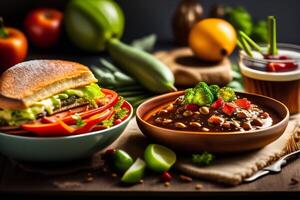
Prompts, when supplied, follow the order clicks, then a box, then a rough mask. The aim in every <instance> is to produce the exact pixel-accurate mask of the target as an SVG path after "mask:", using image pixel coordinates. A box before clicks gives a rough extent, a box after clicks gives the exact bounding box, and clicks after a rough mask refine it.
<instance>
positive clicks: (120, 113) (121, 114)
mask: <svg viewBox="0 0 300 200" xmlns="http://www.w3.org/2000/svg"><path fill="white" fill-rule="evenodd" d="M127 113H128V109H126V108H121V109H120V110H118V111H117V112H116V116H117V117H118V118H119V119H123V118H124V117H126V116H127Z"/></svg>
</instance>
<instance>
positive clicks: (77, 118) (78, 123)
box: [72, 113, 85, 127]
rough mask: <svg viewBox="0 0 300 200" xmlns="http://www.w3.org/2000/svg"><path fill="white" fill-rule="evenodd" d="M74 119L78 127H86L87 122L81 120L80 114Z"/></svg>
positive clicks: (74, 116) (73, 116)
mask: <svg viewBox="0 0 300 200" xmlns="http://www.w3.org/2000/svg"><path fill="white" fill-rule="evenodd" d="M72 118H73V119H74V120H75V121H76V126H77V127H82V126H84V125H85V122H84V121H83V120H82V119H81V117H80V115H79V114H77V113H76V114H75V115H72Z"/></svg>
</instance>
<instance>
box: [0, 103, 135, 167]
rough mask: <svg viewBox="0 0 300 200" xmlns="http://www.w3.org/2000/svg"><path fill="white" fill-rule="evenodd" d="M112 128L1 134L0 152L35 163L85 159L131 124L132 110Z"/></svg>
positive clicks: (107, 144)
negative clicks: (56, 134)
mask: <svg viewBox="0 0 300 200" xmlns="http://www.w3.org/2000/svg"><path fill="white" fill-rule="evenodd" d="M126 103H127V107H129V108H130V115H129V116H128V118H127V119H126V120H124V121H123V122H122V123H120V124H118V125H115V126H113V127H111V128H108V129H104V130H100V131H94V132H90V133H86V134H81V135H74V136H65V137H28V136H15V135H9V134H5V133H0V152H1V153H2V154H4V155H6V156H8V157H10V158H13V159H16V160H21V161H32V162H60V161H70V160H77V159H82V158H85V157H88V156H91V155H92V154H94V153H95V152H98V151H100V150H101V149H104V148H105V147H107V146H109V145H110V144H111V143H112V142H114V141H115V140H116V139H117V138H118V137H119V136H120V135H121V133H122V132H123V131H124V129H125V128H126V126H127V125H128V123H129V121H130V118H131V116H132V113H133V109H132V106H131V105H130V104H129V103H128V102H126Z"/></svg>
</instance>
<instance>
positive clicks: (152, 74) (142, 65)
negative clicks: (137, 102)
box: [107, 39, 177, 93]
mask: <svg viewBox="0 0 300 200" xmlns="http://www.w3.org/2000/svg"><path fill="white" fill-rule="evenodd" d="M107 50H108V52H109V54H110V55H111V57H112V59H113V61H114V62H116V63H117V64H118V65H119V67H120V68H122V69H123V70H124V71H125V72H127V73H128V74H129V75H130V76H132V77H133V78H134V79H136V80H137V81H139V82H140V83H141V85H143V86H144V87H145V88H147V89H148V90H150V91H152V92H155V93H166V92H173V91H176V90H177V89H176V88H175V87H174V82H175V78H174V75H173V73H172V72H171V70H170V69H169V68H168V67H167V66H166V65H164V64H163V63H162V62H160V61H159V60H158V59H156V58H155V57H153V56H152V55H151V54H149V53H146V52H145V51H142V50H139V49H137V48H134V47H131V46H129V45H126V44H124V43H122V42H121V41H119V40H118V39H110V40H109V41H108V43H107Z"/></svg>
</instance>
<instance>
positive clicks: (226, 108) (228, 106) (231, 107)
mask: <svg viewBox="0 0 300 200" xmlns="http://www.w3.org/2000/svg"><path fill="white" fill-rule="evenodd" d="M235 110H236V106H235V104H233V103H225V104H224V105H223V107H222V111H223V113H225V114H226V115H228V116H231V115H232V114H233V113H234V112H235Z"/></svg>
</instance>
